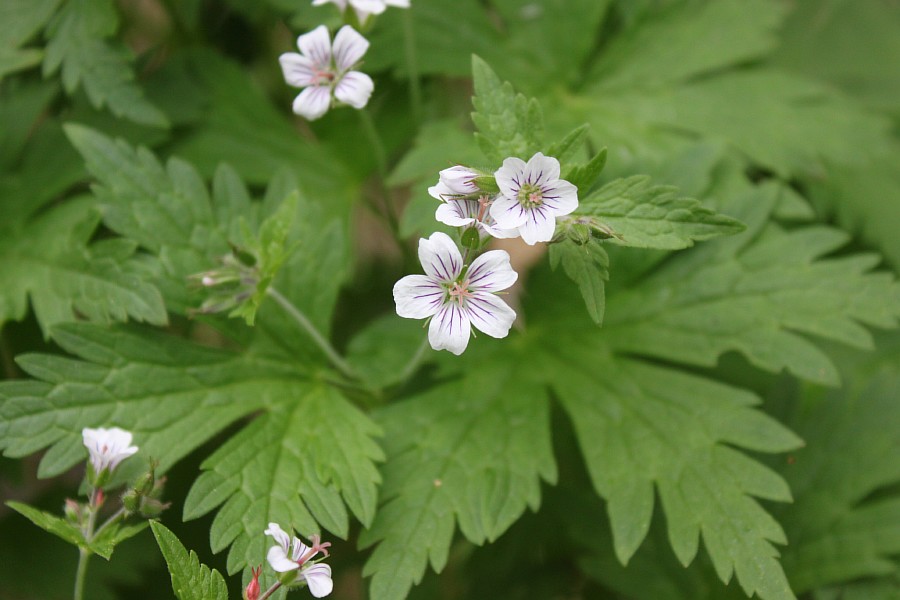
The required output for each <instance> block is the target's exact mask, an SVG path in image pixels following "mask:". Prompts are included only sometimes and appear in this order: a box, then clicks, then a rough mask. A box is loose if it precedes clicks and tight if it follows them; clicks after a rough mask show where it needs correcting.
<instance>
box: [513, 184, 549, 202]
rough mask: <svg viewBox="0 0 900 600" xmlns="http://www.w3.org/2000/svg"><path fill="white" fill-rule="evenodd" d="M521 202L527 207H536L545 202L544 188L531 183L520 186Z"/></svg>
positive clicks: (519, 198)
mask: <svg viewBox="0 0 900 600" xmlns="http://www.w3.org/2000/svg"><path fill="white" fill-rule="evenodd" d="M518 200H519V204H521V205H522V206H524V207H525V208H535V207H536V206H540V205H541V204H543V203H544V190H542V189H541V188H539V187H538V186H536V185H533V184H531V183H526V184H525V185H523V186H522V187H520V188H519V197H518Z"/></svg>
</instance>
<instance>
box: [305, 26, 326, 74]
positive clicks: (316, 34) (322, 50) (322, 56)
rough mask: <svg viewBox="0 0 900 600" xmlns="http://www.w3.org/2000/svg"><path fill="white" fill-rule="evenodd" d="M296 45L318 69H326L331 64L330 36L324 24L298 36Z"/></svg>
mask: <svg viewBox="0 0 900 600" xmlns="http://www.w3.org/2000/svg"><path fill="white" fill-rule="evenodd" d="M297 47H298V48H300V52H301V53H302V54H303V55H304V56H307V57H309V58H310V59H311V60H312V61H313V64H314V65H315V66H316V67H318V68H319V69H320V70H322V69H327V68H328V67H329V66H330V65H331V36H330V35H329V34H328V28H327V27H325V26H324V25H319V26H318V27H316V28H315V29H313V30H312V31H310V32H309V33H304V34H303V35H301V36H300V37H298V38H297Z"/></svg>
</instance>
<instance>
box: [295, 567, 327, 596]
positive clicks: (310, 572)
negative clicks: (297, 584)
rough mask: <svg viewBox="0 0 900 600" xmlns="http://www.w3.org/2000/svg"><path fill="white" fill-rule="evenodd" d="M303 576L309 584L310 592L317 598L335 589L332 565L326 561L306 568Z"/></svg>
mask: <svg viewBox="0 0 900 600" xmlns="http://www.w3.org/2000/svg"><path fill="white" fill-rule="evenodd" d="M301 576H302V577H303V578H304V579H305V580H306V585H307V586H309V593H310V594H312V595H313V596H315V597H316V598H324V597H325V596H327V595H328V594H330V593H331V590H332V589H334V582H333V581H332V580H331V567H330V566H329V565H326V564H324V563H316V564H314V565H310V566H309V567H307V568H305V569H304V570H303V572H302V573H301Z"/></svg>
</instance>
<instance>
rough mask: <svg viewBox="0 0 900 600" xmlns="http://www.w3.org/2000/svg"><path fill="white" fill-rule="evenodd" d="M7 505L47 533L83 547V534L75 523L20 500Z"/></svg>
mask: <svg viewBox="0 0 900 600" xmlns="http://www.w3.org/2000/svg"><path fill="white" fill-rule="evenodd" d="M6 505H7V506H8V507H10V508H11V509H13V510H14V511H16V512H17V513H19V514H20V515H22V516H23V517H25V518H26V519H28V520H29V521H31V522H32V523H34V524H35V525H37V526H38V527H40V528H41V529H43V530H44V531H47V532H49V533H52V534H53V535H55V536H56V537H58V538H60V539H63V540H65V541H67V542H69V543H70V544H72V545H74V546H78V547H85V546H86V544H85V541H84V535H83V534H82V533H81V529H79V528H78V526H77V525H75V524H73V523H70V522H68V521H66V520H65V519H63V518H62V517H57V516H56V515H51V514H50V513H48V512H44V511H42V510H38V509H36V508H34V507H32V506H28V505H27V504H23V503H21V502H14V501H12V500H10V501H9V502H7V503H6Z"/></svg>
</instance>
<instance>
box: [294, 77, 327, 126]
mask: <svg viewBox="0 0 900 600" xmlns="http://www.w3.org/2000/svg"><path fill="white" fill-rule="evenodd" d="M330 106H331V90H330V89H328V88H327V87H326V86H320V85H314V86H311V87H308V88H306V89H305V90H303V91H302V92H300V95H299V96H297V97H296V98H294V107H293V108H294V112H295V113H296V114H298V115H300V116H301V117H306V118H307V119H309V120H310V121H315V120H316V119H318V118H319V117H321V116H322V115H324V114H325V113H326V112H328V108H329V107H330Z"/></svg>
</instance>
